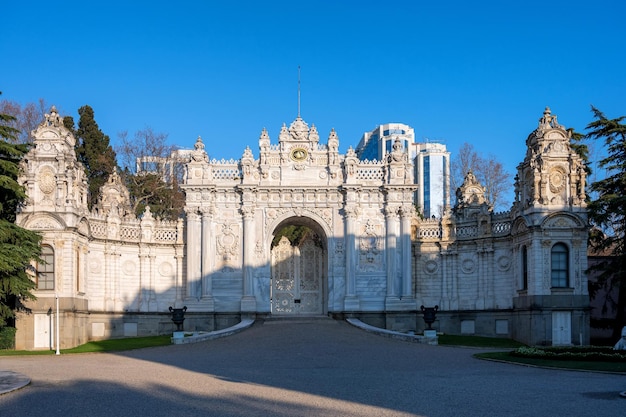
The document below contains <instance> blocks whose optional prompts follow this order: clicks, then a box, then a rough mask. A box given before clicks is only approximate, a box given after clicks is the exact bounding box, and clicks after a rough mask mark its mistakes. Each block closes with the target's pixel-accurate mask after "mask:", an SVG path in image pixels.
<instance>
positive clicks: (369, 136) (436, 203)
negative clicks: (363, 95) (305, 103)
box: [356, 123, 450, 217]
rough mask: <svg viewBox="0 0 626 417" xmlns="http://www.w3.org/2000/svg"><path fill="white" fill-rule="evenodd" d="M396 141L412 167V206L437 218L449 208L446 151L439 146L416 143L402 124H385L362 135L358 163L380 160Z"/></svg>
mask: <svg viewBox="0 0 626 417" xmlns="http://www.w3.org/2000/svg"><path fill="white" fill-rule="evenodd" d="M396 138H399V139H400V141H401V143H402V147H403V149H405V150H407V151H408V153H409V158H410V159H411V160H412V161H413V165H414V169H415V172H414V178H415V183H416V184H418V186H419V188H418V190H417V191H416V193H415V204H416V205H417V206H418V208H419V210H420V212H421V213H422V214H423V215H424V217H433V216H435V217H441V216H442V215H443V213H444V211H445V210H446V209H447V208H448V207H449V206H450V152H448V151H447V150H446V146H445V145H444V144H441V143H430V142H426V143H416V142H415V131H414V129H413V128H412V127H411V126H409V125H405V124H402V123H387V124H384V125H380V126H377V127H376V128H374V130H372V131H371V132H366V133H364V134H363V137H362V138H361V140H360V142H359V144H358V145H357V148H356V153H357V155H358V157H359V159H361V160H363V161H364V160H369V161H373V160H378V161H381V160H384V158H385V156H386V155H387V154H388V153H390V152H391V150H392V146H393V143H394V141H395V140H396Z"/></svg>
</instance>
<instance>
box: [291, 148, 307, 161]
mask: <svg viewBox="0 0 626 417" xmlns="http://www.w3.org/2000/svg"><path fill="white" fill-rule="evenodd" d="M307 156H308V153H307V151H306V149H302V148H296V149H293V150H292V151H291V159H293V160H294V161H297V162H301V161H304V160H305V159H306V157H307Z"/></svg>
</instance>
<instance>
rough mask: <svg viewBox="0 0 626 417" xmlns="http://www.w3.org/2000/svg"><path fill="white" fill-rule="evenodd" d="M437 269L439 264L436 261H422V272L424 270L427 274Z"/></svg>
mask: <svg viewBox="0 0 626 417" xmlns="http://www.w3.org/2000/svg"><path fill="white" fill-rule="evenodd" d="M438 269H439V264H438V263H437V261H433V260H432V259H431V260H428V261H426V262H424V272H426V273H427V274H429V275H432V274H434V273H436V272H437V270H438Z"/></svg>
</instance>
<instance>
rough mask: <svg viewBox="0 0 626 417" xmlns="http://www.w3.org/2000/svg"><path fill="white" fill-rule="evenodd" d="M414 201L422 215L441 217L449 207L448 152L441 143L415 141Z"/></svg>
mask: <svg viewBox="0 0 626 417" xmlns="http://www.w3.org/2000/svg"><path fill="white" fill-rule="evenodd" d="M414 146H415V159H414V162H413V165H414V169H415V175H414V178H415V183H416V184H417V185H418V189H417V191H416V193H415V203H416V204H417V206H418V207H419V209H420V210H421V212H422V214H423V215H424V217H433V216H434V217H437V218H439V217H441V216H442V215H443V213H444V212H445V210H446V208H448V207H450V152H448V151H447V150H446V145H444V144H442V143H416V144H415V145H414Z"/></svg>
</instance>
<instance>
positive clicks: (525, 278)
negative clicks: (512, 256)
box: [522, 246, 528, 290]
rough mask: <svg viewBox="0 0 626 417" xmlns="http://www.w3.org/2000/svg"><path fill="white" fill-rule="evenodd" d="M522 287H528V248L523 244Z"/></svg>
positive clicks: (524, 288)
mask: <svg viewBox="0 0 626 417" xmlns="http://www.w3.org/2000/svg"><path fill="white" fill-rule="evenodd" d="M522 289H523V290H527V289H528V249H527V248H526V246H522Z"/></svg>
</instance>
